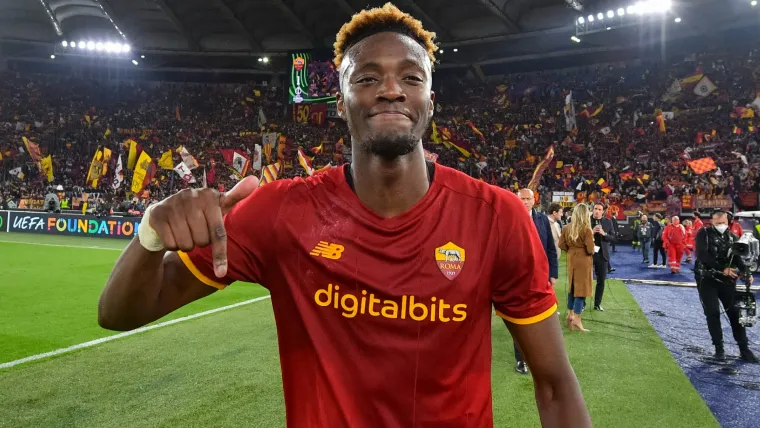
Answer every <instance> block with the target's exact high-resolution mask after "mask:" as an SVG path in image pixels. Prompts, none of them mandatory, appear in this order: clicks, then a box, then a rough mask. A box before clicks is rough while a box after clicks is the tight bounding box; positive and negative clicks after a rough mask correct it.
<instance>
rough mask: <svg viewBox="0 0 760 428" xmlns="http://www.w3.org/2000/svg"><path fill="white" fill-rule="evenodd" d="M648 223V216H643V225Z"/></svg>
mask: <svg viewBox="0 0 760 428" xmlns="http://www.w3.org/2000/svg"><path fill="white" fill-rule="evenodd" d="M647 221H649V218H648V217H647V216H645V215H643V216H641V222H642V223H646V222H647Z"/></svg>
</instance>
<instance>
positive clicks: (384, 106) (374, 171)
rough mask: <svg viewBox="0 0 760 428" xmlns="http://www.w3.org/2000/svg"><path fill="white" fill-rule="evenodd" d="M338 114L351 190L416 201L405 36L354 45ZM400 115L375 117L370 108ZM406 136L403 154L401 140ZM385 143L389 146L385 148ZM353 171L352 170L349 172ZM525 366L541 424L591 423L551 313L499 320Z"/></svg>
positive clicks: (417, 149) (415, 88)
mask: <svg viewBox="0 0 760 428" xmlns="http://www.w3.org/2000/svg"><path fill="white" fill-rule="evenodd" d="M341 81H342V94H341V95H339V98H338V112H339V114H340V115H341V117H343V118H345V119H346V120H347V121H348V125H349V129H350V130H351V136H352V144H353V145H354V147H355V150H354V151H353V158H352V162H353V171H354V180H355V184H356V194H357V196H358V197H359V199H360V200H361V201H362V202H363V203H364V204H365V205H366V206H367V207H369V208H371V209H372V210H373V211H375V212H376V213H377V214H378V215H381V216H383V217H393V216H395V215H398V214H401V213H403V212H405V211H407V210H408V209H410V208H411V207H412V206H414V204H415V203H417V202H418V201H419V200H420V199H422V197H423V196H424V195H425V193H426V192H427V189H428V188H429V183H428V180H427V171H426V166H425V158H424V155H423V151H422V134H423V133H424V130H425V129H426V128H427V126H428V124H429V121H430V119H431V118H432V116H433V111H434V110H433V100H434V97H435V94H434V93H433V92H432V91H431V90H430V88H431V82H432V76H431V64H430V60H429V59H428V57H427V54H426V52H425V50H424V49H423V48H422V46H420V45H419V44H417V43H416V42H414V40H412V39H411V38H409V37H407V36H403V35H400V34H396V33H379V34H376V35H374V36H371V37H368V38H366V39H364V40H363V41H362V42H360V43H358V44H357V45H356V46H354V47H353V48H352V49H351V50H350V51H349V55H347V57H346V59H345V60H344V63H343V64H342V66H341ZM387 111H393V112H403V113H404V114H392V115H390V114H389V115H388V117H381V118H379V119H378V118H377V117H375V116H373V115H374V114H375V113H377V112H387ZM409 140H412V141H413V143H412V144H413V148H412V149H411V150H410V151H408V152H406V151H407V146H405V145H404V144H405V143H406V142H408V141H409ZM382 144H388V145H390V146H392V147H394V148H395V149H396V152H397V153H404V152H406V153H404V154H401V155H399V156H397V157H395V158H392V157H388V156H385V155H386V154H388V153H389V152H393V151H394V150H391V149H388V150H384V149H383V148H382V147H378V146H381V145H382ZM356 171H359V172H358V173H356ZM505 324H506V325H507V328H508V329H509V331H510V333H511V334H512V337H513V338H514V340H515V341H517V343H518V344H519V346H520V349H521V350H522V352H523V354H524V355H525V361H526V362H527V363H528V365H529V366H530V368H531V373H532V375H533V382H534V385H535V393H536V402H537V404H538V410H539V415H540V418H541V424H542V426H543V427H545V428H552V427H557V428H559V427H563V428H587V427H591V426H592V425H591V418H590V417H589V414H588V410H587V409H586V404H585V402H584V400H583V396H582V394H581V391H580V385H579V384H578V380H577V378H576V377H575V373H574V372H573V369H572V367H571V366H570V361H569V359H568V357H567V353H566V352H565V345H564V342H563V341H562V331H561V329H560V326H559V322H558V320H557V318H556V316H551V317H549V318H547V319H545V320H543V321H541V322H538V323H535V324H530V325H518V324H513V323H511V322H508V321H505Z"/></svg>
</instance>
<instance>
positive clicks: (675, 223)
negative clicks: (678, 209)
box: [662, 216, 686, 273]
mask: <svg viewBox="0 0 760 428" xmlns="http://www.w3.org/2000/svg"><path fill="white" fill-rule="evenodd" d="M662 244H663V247H664V248H665V250H666V251H667V252H668V265H669V266H670V272H671V273H681V259H682V258H683V251H684V248H685V247H686V229H684V227H683V225H682V224H681V220H680V219H679V218H678V216H673V219H672V222H671V223H670V225H668V226H666V227H665V230H664V231H663V232H662Z"/></svg>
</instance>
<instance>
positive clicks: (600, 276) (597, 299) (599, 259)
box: [594, 250, 608, 307]
mask: <svg viewBox="0 0 760 428" xmlns="http://www.w3.org/2000/svg"><path fill="white" fill-rule="evenodd" d="M607 263H608V261H607V260H604V256H603V255H602V250H599V252H597V253H595V254H594V273H595V274H596V292H595V293H594V307H597V306H601V304H602V297H603V296H604V280H606V279H607Z"/></svg>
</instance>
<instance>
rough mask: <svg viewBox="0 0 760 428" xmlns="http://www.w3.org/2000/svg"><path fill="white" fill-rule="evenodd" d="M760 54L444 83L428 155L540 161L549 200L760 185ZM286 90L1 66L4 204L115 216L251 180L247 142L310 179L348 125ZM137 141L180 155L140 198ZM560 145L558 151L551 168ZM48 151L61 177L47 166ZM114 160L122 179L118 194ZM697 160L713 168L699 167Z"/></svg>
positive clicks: (487, 175) (479, 167) (488, 171)
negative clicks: (242, 163) (133, 157)
mask: <svg viewBox="0 0 760 428" xmlns="http://www.w3.org/2000/svg"><path fill="white" fill-rule="evenodd" d="M757 61H758V50H751V51H746V50H745V51H740V52H725V51H722V52H720V53H712V54H707V53H704V54H699V55H690V56H686V57H683V56H682V57H680V58H679V61H677V62H671V63H668V64H663V63H660V62H645V61H644V62H642V61H636V62H631V63H616V64H604V65H594V66H591V67H584V68H579V69H571V70H558V71H547V72H540V73H530V74H517V75H508V76H506V77H503V78H500V79H499V80H495V81H492V82H490V81H489V82H488V83H481V84H476V83H474V81H472V80H461V79H451V78H448V79H442V81H441V82H437V83H436V86H435V87H434V89H435V90H436V92H437V97H436V102H437V105H436V114H435V115H434V119H433V121H434V126H431V129H430V131H429V134H428V135H426V136H425V138H424V139H423V142H424V146H425V149H426V150H427V151H428V152H429V153H428V159H431V160H433V159H435V160H436V161H437V162H438V163H441V164H444V165H447V166H451V167H454V168H457V169H460V170H462V171H464V172H466V173H467V174H469V175H471V176H473V177H477V178H480V179H482V180H484V181H487V182H489V183H491V184H494V185H498V186H502V187H505V188H510V189H514V190H515V191H516V190H517V189H519V188H521V187H525V186H526V185H528V183H529V181H531V177H532V175H533V174H534V171H536V170H537V168H540V166H543V167H544V168H545V169H543V170H542V171H541V172H542V174H540V181H539V182H538V186H537V189H536V190H537V191H538V193H539V194H540V195H542V202H544V203H545V202H547V200H546V199H543V196H544V195H546V194H548V193H549V192H553V191H571V192H576V193H580V194H582V195H584V197H587V198H590V199H591V198H601V199H605V200H607V199H612V200H614V199H621V200H623V199H629V200H635V201H637V202H642V201H644V200H665V199H666V198H668V197H669V196H672V195H675V196H679V195H681V194H701V195H707V196H708V197H711V196H714V195H726V196H729V197H732V198H733V197H735V196H736V195H737V194H738V192H743V191H753V192H757V191H758V190H760V188H758V180H757V176H758V173H759V171H760V170H759V168H760V158H759V156H760V148H759V147H758V143H757V126H758V125H760V123H758V122H760V119H759V118H758V117H756V113H755V111H756V110H758V109H760V97H759V95H760V92H758V90H759V89H760V86H758V85H757V83H756V82H759V81H760V67H758V63H757ZM283 91H284V89H283V88H276V87H271V86H258V85H216V84H213V85H212V84H174V83H158V82H125V81H98V80H85V79H81V78H75V77H69V76H66V77H62V76H60V75H24V74H19V73H15V72H12V71H9V72H5V73H3V74H0V156H2V160H0V164H1V167H0V171H1V172H2V175H1V176H0V179H1V180H0V184H1V185H0V196H2V197H1V198H0V199H2V200H3V201H4V202H3V203H4V204H5V205H8V204H9V203H13V202H12V201H16V200H19V199H23V198H32V199H35V198H42V197H43V195H44V194H45V193H47V190H48V189H49V188H50V186H56V187H55V188H57V189H58V191H59V193H61V194H62V196H63V198H62V199H63V200H71V199H72V198H78V197H79V196H81V195H82V194H83V193H89V194H94V195H96V196H98V197H99V198H100V200H101V201H102V202H103V203H104V204H105V205H107V206H110V207H111V208H114V209H115V210H116V211H127V210H129V209H132V210H137V211H142V209H144V208H145V207H147V205H148V204H150V203H151V202H152V201H156V200H160V199H162V198H164V197H166V196H167V195H169V194H171V193H172V192H175V191H177V190H179V189H181V188H183V187H186V186H201V185H204V183H206V184H207V185H209V186H218V187H219V188H220V189H228V188H230V187H231V186H232V185H234V183H235V181H236V180H238V179H239V175H238V174H235V172H234V171H233V170H232V169H231V168H230V166H229V165H228V164H229V163H230V162H229V160H227V161H225V158H224V156H223V152H222V149H236V150H237V151H238V152H240V153H244V154H246V156H247V157H249V159H250V160H251V161H253V162H254V163H255V159H254V157H255V156H256V155H258V156H261V157H262V158H263V159H262V161H263V162H261V163H262V167H265V166H266V165H267V164H272V163H275V162H278V159H279V160H281V161H282V162H281V166H282V168H281V170H280V173H279V177H280V178H282V177H293V176H299V175H301V176H302V175H306V171H305V170H304V168H302V167H301V165H300V164H299V161H298V156H297V151H298V149H299V147H302V148H303V152H304V153H305V154H306V155H307V156H308V157H310V158H311V160H310V162H311V164H312V166H313V167H314V169H315V170H316V169H319V168H321V167H323V166H326V165H328V164H331V165H333V166H334V165H338V164H341V163H343V162H345V161H347V160H348V159H349V158H350V141H349V138H348V130H347V128H346V126H345V123H343V122H342V121H338V120H333V119H327V120H321V121H319V122H320V123H318V124H315V123H311V122H312V120H310V119H307V120H305V121H304V122H307V123H299V122H298V121H297V120H295V119H296V118H294V116H295V115H294V114H293V108H292V106H291V105H288V104H287V102H286V101H285V100H286V97H285V94H284V92H283ZM271 133H277V134H278V137H279V138H278V140H277V141H278V143H276V144H275V147H274V148H273V149H272V150H271V152H268V151H267V150H265V151H264V152H266V153H265V154H257V153H255V150H254V148H255V147H256V145H261V144H262V138H264V135H266V134H271ZM24 138H26V139H27V142H25V141H24ZM129 139H131V140H132V141H134V142H135V143H136V146H137V147H136V148H137V152H138V153H139V152H140V151H145V152H146V153H148V154H149V155H150V156H151V158H152V159H153V161H154V162H155V163H156V164H157V165H158V163H159V160H160V158H161V156H162V154H163V153H165V152H167V151H169V150H173V151H172V154H171V155H170V156H171V164H170V165H169V166H168V167H166V169H165V168H163V167H160V166H159V167H157V171H156V174H155V176H154V177H153V179H152V180H151V181H150V184H148V185H147V186H146V187H145V188H144V189H143V191H141V192H139V193H138V195H134V194H133V193H132V192H131V191H130V187H131V183H132V179H131V178H132V177H131V174H132V171H131V170H130V169H129V168H128V167H127V158H128V155H129V143H127V144H125V143H124V142H125V141H128V140H129ZM280 143H281V144H280ZM30 146H31V149H30ZM180 146H182V147H184V148H185V149H186V150H187V152H188V153H190V154H191V155H192V156H193V157H194V158H195V159H196V161H197V164H198V167H196V168H194V169H193V171H192V174H193V180H194V181H195V183H187V182H186V181H185V180H183V179H182V177H181V176H180V175H178V174H176V173H174V172H173V171H172V169H170V167H171V166H172V165H177V164H178V163H180V162H182V158H181V157H180V154H179V152H178V148H179V147H180ZM101 147H105V148H108V149H110V150H111V153H112V156H111V159H110V161H109V162H108V163H107V164H108V168H107V172H106V173H105V174H104V175H103V176H102V177H101V178H100V180H98V181H97V184H96V185H97V187H96V188H92V187H91V186H88V184H93V183H89V182H87V175H88V172H89V170H90V164H91V160H92V158H93V154H94V153H95V152H96V150H98V149H99V148H101ZM37 148H39V152H37ZM550 148H552V152H553V156H551V159H548V160H547V162H543V163H542V160H543V159H544V157H545V155H546V154H547V153H548V151H549V150H550ZM30 152H31V153H30ZM48 155H52V156H51V157H50V158H48V159H50V160H51V161H52V175H53V179H52V181H49V180H48V179H47V174H46V173H44V172H43V169H44V168H43V166H42V165H41V164H40V162H39V158H46V157H47V156H48ZM117 155H118V156H117ZM35 157H36V159H35ZM118 159H121V161H122V162H123V169H122V173H123V176H124V181H123V183H122V184H121V185H120V186H119V187H118V188H114V187H115V186H114V185H113V184H114V181H115V178H114V172H115V171H116V170H117V161H118ZM697 159H701V160H702V161H705V160H706V161H707V162H706V163H705V162H700V163H699V164H698V165H696V166H695V165H693V164H690V162H691V161H693V160H697ZM709 160H712V161H713V163H714V165H712V164H710V162H709ZM190 166H194V165H190ZM249 173H253V174H257V175H259V174H260V171H255V170H252V169H249ZM186 178H187V177H186ZM193 180H190V181H193ZM66 206H69V207H71V206H72V205H71V204H70V203H66Z"/></svg>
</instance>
